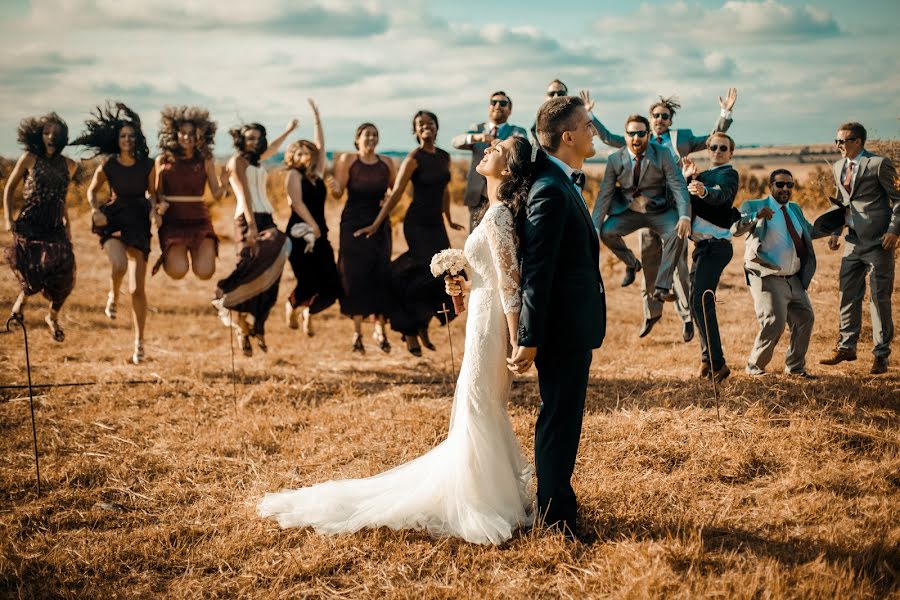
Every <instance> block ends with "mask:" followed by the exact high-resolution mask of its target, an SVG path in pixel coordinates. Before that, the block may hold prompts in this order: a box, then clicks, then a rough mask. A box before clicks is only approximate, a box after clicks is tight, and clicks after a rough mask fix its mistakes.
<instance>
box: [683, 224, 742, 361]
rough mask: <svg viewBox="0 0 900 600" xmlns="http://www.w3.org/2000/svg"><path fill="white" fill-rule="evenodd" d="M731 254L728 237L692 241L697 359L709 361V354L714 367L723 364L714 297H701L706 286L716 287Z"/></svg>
mask: <svg viewBox="0 0 900 600" xmlns="http://www.w3.org/2000/svg"><path fill="white" fill-rule="evenodd" d="M733 256H734V250H733V249H732V247H731V240H717V239H711V240H702V241H700V242H697V243H696V244H694V254H693V256H692V257H691V258H692V262H691V311H692V312H693V313H694V322H695V323H696V324H697V333H698V334H699V337H700V360H702V361H703V362H704V363H706V364H709V362H710V358H712V368H713V369H714V370H716V371H718V370H719V369H721V368H722V367H723V366H724V365H725V354H724V352H723V351H722V338H721V337H720V336H719V320H718V318H717V317H716V302H715V299H714V298H713V297H712V296H711V295H709V294H706V296H705V297H704V293H705V292H706V291H708V290H711V291H712V292H715V291H716V288H717V287H719V279H720V278H721V277H722V271H724V270H725V267H727V266H728V263H729V262H731V258H732V257H733ZM704 308H705V310H706V313H705V318H704ZM707 337H708V338H709V343H708V344H707V341H706V339H707Z"/></svg>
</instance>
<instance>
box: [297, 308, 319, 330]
mask: <svg viewBox="0 0 900 600" xmlns="http://www.w3.org/2000/svg"><path fill="white" fill-rule="evenodd" d="M300 316H301V317H302V318H303V333H305V334H306V337H312V336H314V335H316V334H315V332H314V331H313V328H312V323H310V321H309V317H310V314H309V307H308V306H304V307H303V310H301V311H300Z"/></svg>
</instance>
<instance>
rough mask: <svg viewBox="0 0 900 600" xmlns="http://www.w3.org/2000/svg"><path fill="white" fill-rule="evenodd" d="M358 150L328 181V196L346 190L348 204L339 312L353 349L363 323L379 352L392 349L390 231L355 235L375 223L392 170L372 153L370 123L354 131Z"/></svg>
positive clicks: (358, 348)
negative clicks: (370, 323)
mask: <svg viewBox="0 0 900 600" xmlns="http://www.w3.org/2000/svg"><path fill="white" fill-rule="evenodd" d="M353 145H354V146H356V149H357V152H356V153H354V154H349V153H348V154H342V155H341V156H340V158H338V160H337V162H336V163H335V166H334V177H333V178H332V179H331V180H330V181H329V187H331V195H332V196H334V197H335V198H340V197H341V196H342V195H343V193H344V190H345V189H346V190H347V204H346V205H345V206H344V211H343V212H342V213H341V247H340V249H339V252H338V266H339V268H340V272H341V281H342V283H343V286H344V297H343V298H341V312H342V313H344V314H345V315H348V316H350V317H351V318H352V319H353V328H354V332H355V333H354V336H353V351H354V352H361V353H362V352H365V346H363V341H362V322H363V319H364V318H365V317H372V318H374V320H375V331H374V333H373V334H372V337H373V338H374V339H375V342H376V343H377V344H378V347H379V348H380V349H381V350H382V351H383V352H390V351H391V344H390V342H389V341H388V339H387V334H386V333H385V330H384V322H385V316H386V314H387V312H388V309H389V307H390V295H391V290H390V285H391V228H390V224H389V223H382V224H381V227H380V228H379V229H378V231H374V232H372V234H371V235H369V236H357V235H354V233H355V232H356V231H358V230H359V229H360V228H361V227H365V226H367V225H369V224H370V223H372V221H374V220H375V217H376V216H378V211H379V209H380V208H381V204H382V202H384V196H385V194H386V193H387V190H388V188H390V187H391V186H392V185H393V184H394V178H395V177H396V175H397V173H396V169H395V167H394V163H393V161H392V160H391V159H390V158H388V157H387V156H383V155H381V154H376V153H375V147H376V146H377V145H378V129H377V128H376V127H375V125H373V124H372V123H363V124H362V125H360V126H359V127H357V128H356V138H355V140H354V142H353Z"/></svg>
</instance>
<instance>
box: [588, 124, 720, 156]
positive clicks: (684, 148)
mask: <svg viewBox="0 0 900 600" xmlns="http://www.w3.org/2000/svg"><path fill="white" fill-rule="evenodd" d="M732 121H733V119H726V118H725V117H721V116H720V117H719V118H718V119H717V120H716V125H715V127H713V130H712V132H710V133H708V134H706V135H694V132H693V131H691V130H690V129H670V130H669V136H670V137H671V138H672V146H673V147H674V148H675V151H676V152H677V153H678V157H679V158H681V157H682V156H687V155H688V154H690V153H692V152H697V151H698V150H702V149H704V148H706V140H707V139H709V136H710V135H712V134H713V133H718V132H721V133H724V132H726V131H728V128H729V127H731V123H732ZM594 127H596V128H597V135H599V136H600V141H602V142H603V143H604V144H606V145H607V146H610V147H612V148H624V147H625V145H626V142H625V138H624V137H623V136H621V135H618V134H615V133H612V132H611V131H610V130H609V129H607V128H606V127H604V125H603V123H601V122H600V119H598V118H597V115H594Z"/></svg>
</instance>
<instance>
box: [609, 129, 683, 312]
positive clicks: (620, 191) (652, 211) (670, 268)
mask: <svg viewBox="0 0 900 600" xmlns="http://www.w3.org/2000/svg"><path fill="white" fill-rule="evenodd" d="M625 136H626V138H627V141H628V145H627V146H626V147H625V148H621V149H619V150H618V151H616V152H614V153H613V154H611V155H610V156H609V157H608V158H607V162H606V172H605V174H604V175H603V182H602V183H601V185H600V194H599V195H598V196H597V202H596V203H595V204H594V211H593V214H592V215H591V216H592V218H593V221H594V226H595V227H596V228H597V231H599V232H600V239H602V240H603V243H604V244H605V245H606V246H607V247H608V248H609V249H610V250H612V251H613V253H614V254H615V255H616V256H618V257H619V259H620V260H621V261H622V262H624V263H625V265H626V268H629V269H631V270H633V271H636V270H637V269H639V268H640V266H639V265H640V262H639V261H638V259H637V258H636V257H635V256H634V253H633V252H632V251H631V250H629V249H628V246H627V245H626V244H625V240H623V239H622V238H623V236H625V235H628V234H629V233H632V232H635V231H637V230H638V229H641V228H643V227H648V228H650V229H652V230H653V231H655V232H656V233H657V234H658V235H659V236H660V237H661V238H662V241H663V251H662V260H661V262H660V267H659V272H658V273H657V276H656V280H655V285H656V289H655V290H654V292H653V294H654V296H655V297H656V299H657V300H660V301H662V300H670V301H671V300H675V294H674V293H673V292H672V279H673V277H674V271H675V263H676V262H677V261H678V257H679V256H680V255H681V253H682V252H683V251H684V245H685V243H687V236H688V235H690V233H691V216H690V196H689V194H688V191H687V184H686V183H685V181H684V176H683V175H682V174H681V169H679V168H678V166H677V165H676V164H675V159H674V158H673V157H672V154H671V152H669V151H668V150H666V149H665V148H664V147H663V146H659V145H657V144H652V143H650V141H649V140H650V122H649V121H648V120H647V118H646V117H644V116H642V115H631V116H630V117H628V119H626V121H625ZM616 184H618V187H617V185H616Z"/></svg>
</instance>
